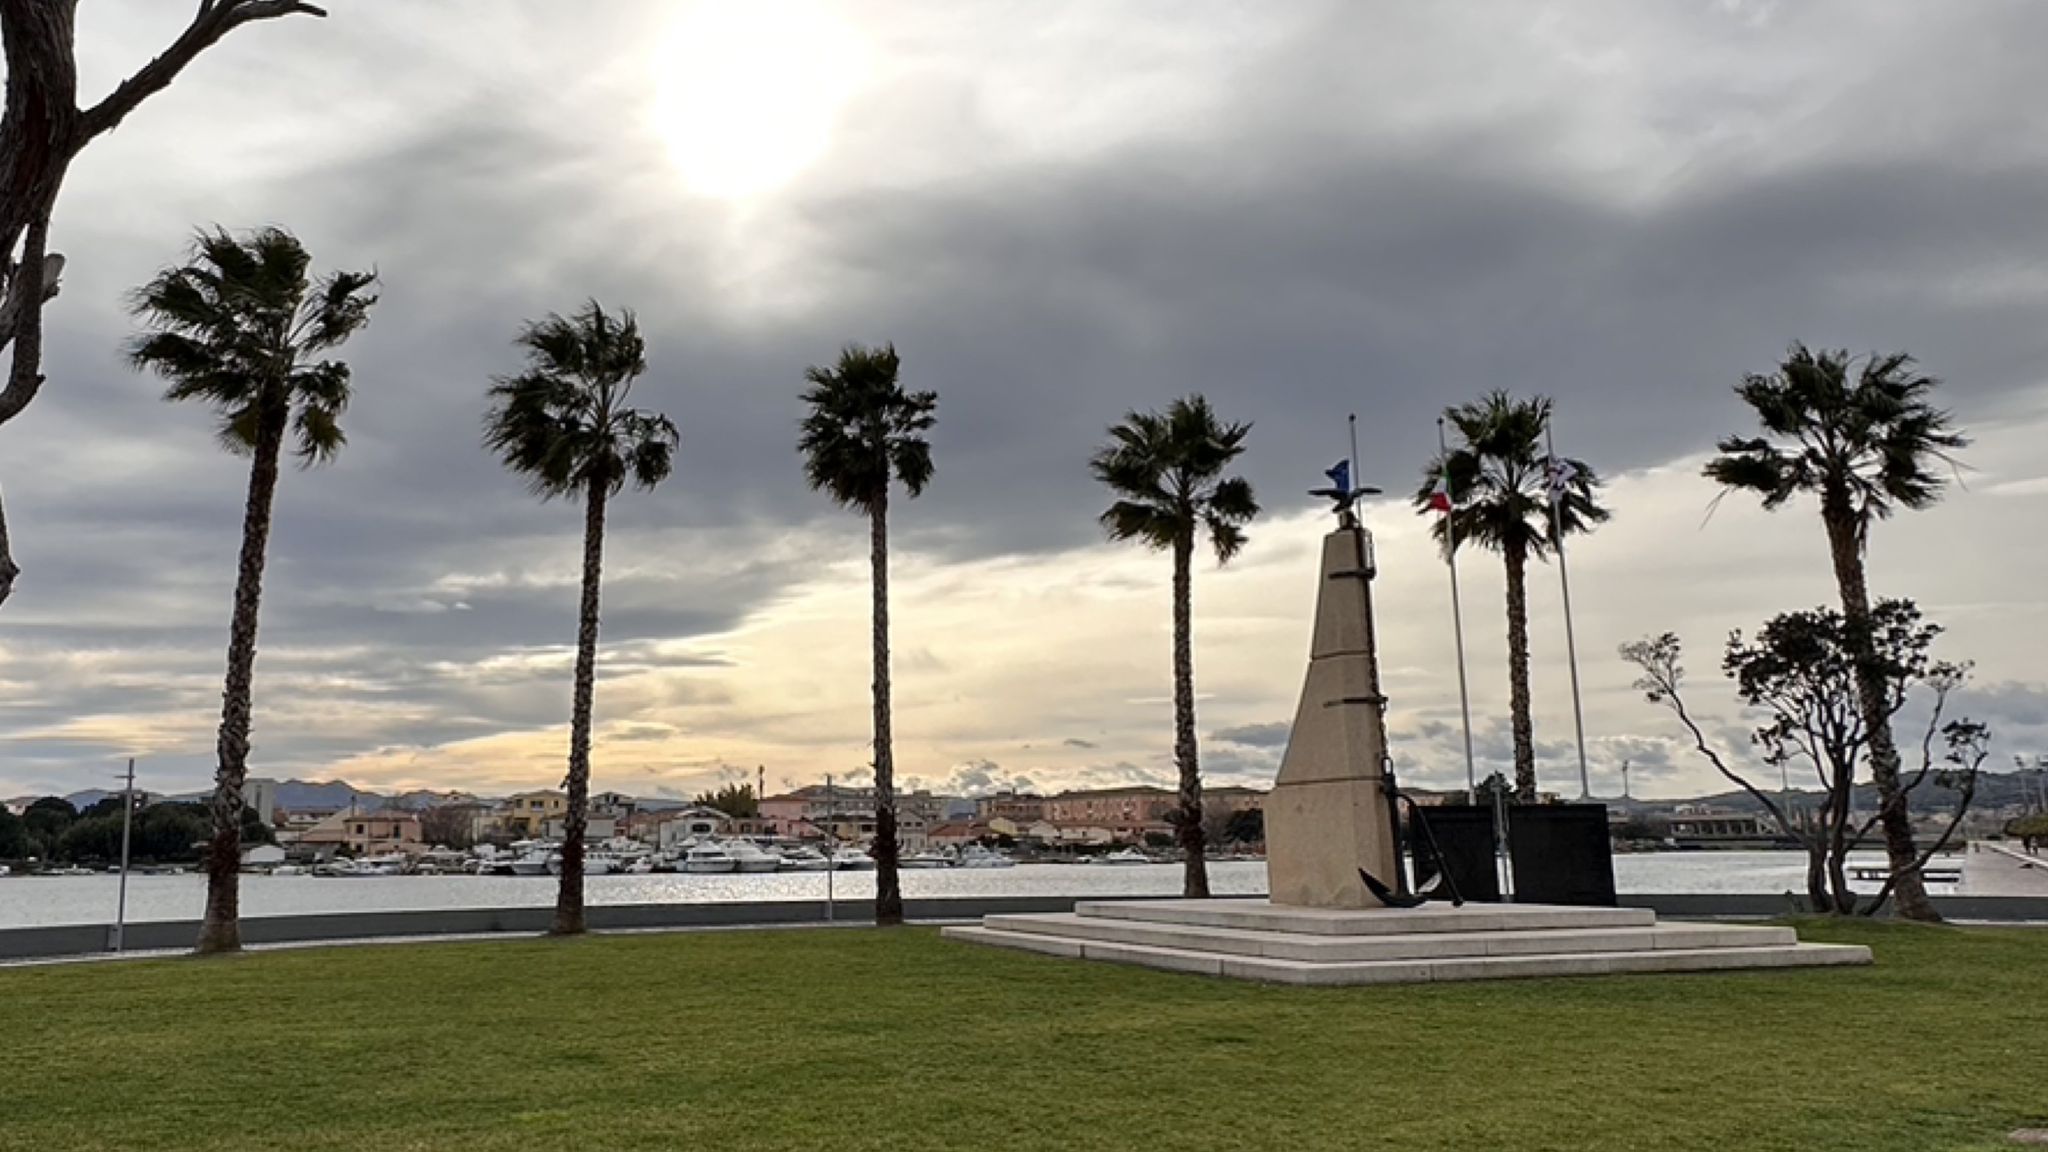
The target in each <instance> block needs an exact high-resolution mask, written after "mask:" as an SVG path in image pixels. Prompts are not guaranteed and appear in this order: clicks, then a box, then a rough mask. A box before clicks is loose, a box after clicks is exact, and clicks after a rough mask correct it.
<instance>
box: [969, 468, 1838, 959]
mask: <svg viewBox="0 0 2048 1152" xmlns="http://www.w3.org/2000/svg"><path fill="white" fill-rule="evenodd" d="M1328 475H1329V477H1330V479H1331V481H1332V485H1333V486H1332V487H1330V488H1324V489H1318V490H1316V492H1315V493H1314V494H1315V495H1319V496H1328V497H1330V498H1332V499H1334V500H1335V501H1336V502H1337V508H1336V512H1337V530H1336V531H1334V532H1331V533H1330V534H1329V535H1328V536H1325V537H1324V538H1323V547H1322V560H1321V563H1320V565H1319V566H1318V569H1317V581H1318V583H1317V589H1316V615H1315V629H1314V633H1313V636H1312V638H1311V640H1310V642H1309V661H1308V675H1307V677H1306V678H1305V679H1304V680H1303V683H1302V689H1301V704H1300V707H1299V708H1297V709H1296V711H1295V714H1294V731H1293V734H1292V736H1291V737H1290V738H1289V740H1288V742H1287V752H1286V755H1285V756H1284V757H1283V758H1282V760H1281V763H1280V776H1279V779H1278V781H1277V782H1276V783H1275V784H1274V787H1273V791H1272V794H1271V795H1270V796H1268V797H1267V800H1266V805H1265V812H1266V852H1267V855H1266V878H1267V885H1268V890H1269V891H1270V892H1271V896H1270V898H1256V899H1232V900H1117V901H1091V900H1084V901H1079V902H1077V903H1076V904H1075V905H1074V910H1073V911H1072V912H1042V913H1012V914H1002V915H993V916H987V917H984V918H983V920H982V922H981V923H980V924H979V925H974V926H967V925H961V926H955V927H949V928H946V929H944V930H943V934H944V935H945V936H946V937H947V938H948V939H954V940H962V941H967V942H970V943H975V944H986V945H991V946H994V947H998V948H1014V949H1019V950H1022V951H1027V952H1040V953H1045V954H1047V955H1052V956H1066V957H1072V958H1075V959H1081V960H1103V961H1108V962H1111V963H1117V964H1142V965H1144V966H1146V967H1149V968H1166V969H1171V970H1174V971H1179V972H1200V973H1205V974H1207V975H1211V976H1226V977H1232V978H1235V979H1242V980H1261V981H1268V982H1273V983H1283V984H1402V983H1431V982H1437V981H1446V980H1492V979H1502V978H1508V977H1522V976H1596V975H1606V974H1609V973H1616V972H1693V971H1710V970H1717V969H1731V968H1797V967H1810V966H1817V965H1840V964H1868V963H1870V950H1869V949H1868V948H1864V947H1862V946H1860V945H1839V944H1802V943H1800V941H1799V938H1798V936H1797V935H1796V934H1795V933H1794V932H1793V930H1792V929H1790V928H1782V927H1775V926H1761V925H1746V924H1745V925H1733V924H1663V923H1659V922H1658V920H1657V914H1656V913H1655V912H1652V911H1650V910H1648V909H1644V908H1613V907H1553V906H1546V905H1541V904H1466V905H1463V906H1462V907H1451V906H1447V905H1443V904H1428V905H1424V906H1422V907H1389V906H1386V905H1383V904H1382V903H1381V902H1380V901H1379V900H1377V899H1375V898H1374V897H1373V894H1372V891H1371V890H1370V889H1369V888H1367V887H1366V885H1365V882H1364V880H1363V879H1362V878H1361V877H1360V876H1359V870H1360V869H1361V868H1362V869H1364V870H1365V871H1366V872H1369V873H1371V874H1372V876H1373V878H1374V879H1375V880H1377V881H1380V882H1381V883H1383V884H1385V885H1386V887H1388V888H1389V889H1394V890H1396V891H1398V889H1399V887H1400V886H1399V881H1398V878H1399V876H1400V873H1399V871H1398V870H1397V866H1398V857H1397V856H1396V843H1397V837H1396V834H1395V825H1394V816H1393V811H1392V808H1393V803H1394V797H1393V795H1392V792H1393V789H1392V788H1390V787H1389V786H1388V775H1389V773H1388V768H1387V765H1388V763H1389V761H1388V757H1387V732H1386V698H1385V695H1384V693H1383V692H1382V691H1381V688H1380V676H1379V661H1378V656H1377V653H1376V652H1375V638H1374V635H1373V615H1372V578H1373V576H1374V574H1375V572H1374V559H1373V551H1372V535H1371V534H1370V533H1369V532H1367V531H1366V530H1365V528H1364V527H1363V526H1362V525H1361V524H1359V522H1358V517H1357V515H1356V513H1354V512H1353V511H1352V504H1353V502H1354V501H1355V500H1356V499H1357V497H1359V496H1362V495H1365V494H1367V493H1368V492H1370V491H1371V490H1370V489H1363V488H1353V487H1352V486H1351V471H1350V465H1349V462H1348V461H1347V462H1346V463H1344V464H1340V465H1338V466H1337V467H1335V468H1332V469H1330V471H1329V473H1328ZM1390 898H1393V899H1398V898H1399V897H1390Z"/></svg>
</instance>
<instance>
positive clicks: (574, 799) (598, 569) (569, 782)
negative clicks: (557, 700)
mask: <svg viewBox="0 0 2048 1152" xmlns="http://www.w3.org/2000/svg"><path fill="white" fill-rule="evenodd" d="M609 498H610V493H609V492H608V491H606V489H605V486H604V485H603V484H592V485H591V486H590V491H589V493H588V497H587V502H586V503H585V505H584V509H583V599H582V603H581V608H580V611H579V619H578V622H577V627H576V696H575V700H574V702H573V703H572V704H571V705H570V708H569V776H568V778H567V779H566V780H564V781H563V782H562V787H563V788H564V789H566V790H567V791H568V793H569V802H568V805H567V808H566V810H565V811H564V812H563V813H562V875H561V885H560V887H558V888H557V889H556V890H555V926H554V927H553V928H551V929H549V933H550V934H551V935H555V936H575V935H579V934H581V933H582V932H583V931H584V923H583V832H584V828H585V826H586V825H587V824H588V822H589V819H590V711H591V701H592V698H593V697H594V696H596V694H597V606H598V589H599V588H600V587H601V586H602V584H603V582H604V513H605V502H606V501H607V500H608V499H609Z"/></svg>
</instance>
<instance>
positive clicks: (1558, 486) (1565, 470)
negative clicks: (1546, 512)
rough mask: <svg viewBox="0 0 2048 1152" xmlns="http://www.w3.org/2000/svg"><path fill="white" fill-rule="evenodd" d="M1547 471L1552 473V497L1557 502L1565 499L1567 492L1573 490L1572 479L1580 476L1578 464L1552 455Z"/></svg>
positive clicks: (1552, 500) (1553, 501)
mask: <svg viewBox="0 0 2048 1152" xmlns="http://www.w3.org/2000/svg"><path fill="white" fill-rule="evenodd" d="M1547 471H1548V472H1549V475H1550V499H1551V502H1552V503H1556V502H1557V501H1560V500H1563V499H1564V497H1565V493H1567V492H1569V491H1570V490H1571V486H1572V481H1574V480H1576V479H1578V478H1579V469H1578V465H1576V464H1573V463H1572V462H1571V461H1569V460H1564V459H1560V458H1558V457H1556V456H1552V457H1551V458H1550V466H1549V468H1548V469H1547Z"/></svg>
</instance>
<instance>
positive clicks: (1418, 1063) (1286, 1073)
mask: <svg viewBox="0 0 2048 1152" xmlns="http://www.w3.org/2000/svg"><path fill="white" fill-rule="evenodd" d="M1802 932H1803V933H1804V934H1805V935H1807V936H1808V937H1809V938H1811V939H1817V940H1839V941H1849V942H1857V943H1867V944H1870V945H1872V946H1873V947H1874V948H1876V949H1877V956H1878V963H1877V965H1876V966H1874V967H1871V968H1866V969H1846V970H1833V971H1827V970H1822V971H1811V972H1791V973H1754V974H1752V973H1740V974H1728V975H1718V976H1717V975H1685V976H1632V977H1615V978H1604V979H1590V980H1546V981H1522V982H1512V983H1495V984H1464V985H1441V986H1435V987H1429V986H1420V987H1393V988H1386V987H1382V988H1354V989H1290V988H1268V987H1262V986H1256V985H1247V984H1239V983H1234V982H1224V981H1219V980H1212V979H1206V978H1203V977H1198V976H1183V975H1174V974H1168V973H1159V972H1152V971H1148V970H1142V969H1134V968H1122V967H1114V966H1108V965H1099V964H1084V963H1079V962H1075V961H1068V960H1057V959H1051V958H1046V957H1038V956H1030V955H1023V954H1018V953H1011V952H1002V951H996V950H993V949H982V948H974V947H969V946H967V945H963V944H955V943H950V942H946V941H941V940H940V939H939V938H938V937H937V935H936V934H935V933H933V932H931V931H928V930H922V929H912V930H905V931H898V932H890V933H882V932H875V931H866V930H857V931H777V932H768V931H760V932H722V933H696V934H687V935H667V936H629V937H610V938H597V939H586V940H574V941H546V940H539V941H517V942H498V943H460V944H453V943H451V944H424V945H391V946H379V947H355V948H332V949H320V950H309V951H295V952H284V953H275V952H273V953H269V954H262V955H251V956H241V957H230V958H225V959H219V960H206V961H201V960H190V959H185V960H161V961H137V962H126V963H119V964H89V965H70V966H60V967H54V968H35V969H13V970H0V1012H4V1013H5V1016H4V1018H5V1020H6V1022H7V1030H6V1043H5V1044H4V1046H0V1049H4V1050H0V1149H4V1150H5V1152H59V1150H62V1149H82V1148H119V1149H164V1150H171V1149H236V1150H237V1152H243V1150H257V1152H269V1150H273V1149H276V1150H286V1152H324V1150H336V1152H340V1150H348V1152H356V1150H359V1149H377V1150H380V1152H394V1150H399V1149H422V1148H433V1149H444V1148H445V1149H457V1150H461V1152H490V1150H496V1149H515V1148H516V1149H543V1148H545V1149H556V1148H590V1149H598V1150H603V1152H624V1150H628V1149H705V1150H715V1152H726V1150H734V1152H737V1150H741V1149H756V1148H815V1149H824V1150H831V1152H857V1150H861V1149H888V1150H890V1152H915V1150H918V1149H938V1148H961V1149H978V1148H988V1149H1063V1150H1086V1149H1127V1148H1142V1149H1199V1150H1202V1152H1221V1150H1228V1149H1280V1150H1284V1152H1309V1150H1312V1149H1323V1148H1343V1149H1364V1148H1387V1149H1435V1148H1442V1149H1460V1150H1475V1152H1477V1150H1484V1149H1559V1150H1571V1152H1580V1150H1585V1149H1646V1150H1647V1149H1687V1150H1693V1149H1711V1150H1713V1152H1736V1150H1738V1149H1784V1150H1786V1152H1815V1150H1819V1149H1858V1150H1864V1152H1869V1150H1878V1149H1913V1150H1916V1152H1918V1150H1922V1149H1958V1148H1960V1149H1992V1148H1999V1147H2002V1146H2003V1140H2004V1134H2005V1133H2006V1132H2008V1131H2010V1130H2011V1129H2014V1128H2018V1127H2022V1126H2048V932H2041V931H2028V930H2006V931H1978V930H1962V929H1926V928H1912V927H1903V926H1885V925H1849V926H1839V925H1836V926H1822V925H1804V926H1802Z"/></svg>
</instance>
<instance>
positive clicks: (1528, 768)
mask: <svg viewBox="0 0 2048 1152" xmlns="http://www.w3.org/2000/svg"><path fill="white" fill-rule="evenodd" d="M1550 407H1551V405H1550V398H1549V397H1547V396H1538V397H1536V398H1534V399H1531V400H1522V399H1518V398H1516V397H1514V396H1511V395H1509V394H1508V393H1506V392H1492V393H1489V394H1487V395H1486V396H1485V397H1483V398H1481V399H1480V400H1478V401H1476V402H1474V403H1470V404H1461V405H1458V406H1457V407H1454V408H1447V409H1445V410H1444V418H1445V419H1447V420H1449V421H1450V424H1451V427H1453V428H1454V429H1456V430H1457V433H1458V440H1459V442H1458V443H1457V444H1456V445H1454V446H1452V447H1451V448H1450V449H1449V450H1448V452H1447V453H1446V454H1442V455H1439V456H1437V457H1436V458H1435V459H1434V460H1432V461H1430V464H1429V467H1428V469H1427V470H1426V471H1425V472H1424V474H1423V478H1422V486H1421V487H1420V488H1418V489H1417V490H1416V493H1415V507H1416V510H1417V511H1419V512H1421V513H1423V514H1425V515H1427V514H1428V513H1429V512H1430V511H1431V509H1432V508H1433V507H1437V506H1438V505H1437V504H1436V502H1435V497H1436V494H1437V492H1438V484H1439V482H1440V481H1445V480H1447V481H1448V493H1447V494H1448V495H1449V496H1450V498H1451V511H1450V512H1449V513H1448V514H1447V515H1443V516H1440V517H1438V519H1437V522H1436V524H1435V525H1434V527H1433V528H1432V532H1433V533H1434V534H1435V536H1436V539H1437V542H1438V543H1439V544H1441V545H1443V546H1444V547H1446V548H1448V547H1450V546H1451V543H1452V541H1453V539H1455V542H1456V545H1457V546H1458V547H1460V548H1462V547H1465V546H1466V545H1468V544H1470V545H1476V546H1478V547H1481V548H1486V549H1489V550H1491V551H1494V552H1498V553H1500V555H1501V560H1502V563H1503V564H1504V565H1505V566H1506V568H1507V600H1508V712H1509V726H1510V728H1511V730H1512V731H1513V734H1514V741H1515V796H1516V798H1517V799H1519V800H1521V801H1522V802H1523V803H1531V802H1533V801H1534V800H1535V799H1536V734H1535V725H1534V723H1533V721H1532V720H1531V718H1530V703H1529V582H1528V573H1529V561H1530V560H1532V559H1535V560H1542V559H1545V558H1546V557H1548V556H1549V555H1550V550H1551V549H1552V548H1553V547H1554V546H1555V545H1556V542H1557V540H1558V538H1559V537H1560V536H1561V535H1562V536H1569V535H1574V534H1579V533H1585V532H1590V531H1592V530H1593V527H1594V526H1595V525H1598V524H1602V523H1604V522H1606V520H1607V518H1608V517H1609V516H1610V515H1611V513H1609V512H1608V510H1607V509H1606V508H1603V507H1601V506H1600V503H1599V502H1598V500H1597V499H1596V498H1595V496H1596V493H1597V492H1598V490H1599V487H1600V483H1601V482H1600V478H1599V477H1598V476H1596V475H1594V473H1593V470H1592V469H1591V468H1589V467H1587V466H1586V463H1585V462H1584V461H1582V460H1566V461H1561V463H1562V464H1564V465H1566V467H1565V468H1564V469H1562V471H1563V473H1564V474H1565V475H1566V476H1568V477H1569V479H1568V480H1566V481H1565V484H1564V491H1563V493H1562V494H1561V496H1560V498H1559V500H1558V501H1557V504H1556V515H1555V517H1553V515H1552V504H1551V500H1550V482H1549V477H1550V475H1551V473H1550V470H1549V468H1548V467H1547V465H1548V464H1549V459H1548V456H1547V454H1546V453H1545V452H1544V449H1543V437H1544V431H1545V429H1546V428H1547V427H1548V425H1549V423H1550ZM1452 533H1454V535H1452Z"/></svg>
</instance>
